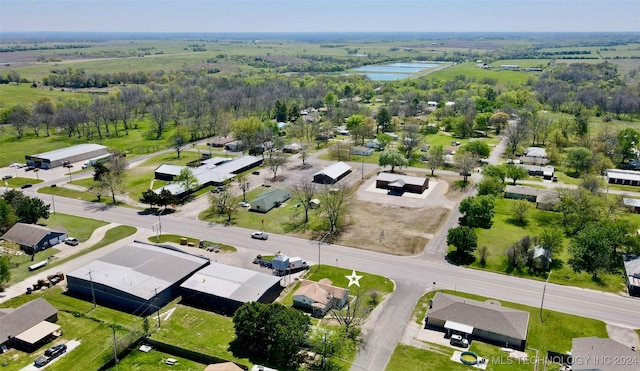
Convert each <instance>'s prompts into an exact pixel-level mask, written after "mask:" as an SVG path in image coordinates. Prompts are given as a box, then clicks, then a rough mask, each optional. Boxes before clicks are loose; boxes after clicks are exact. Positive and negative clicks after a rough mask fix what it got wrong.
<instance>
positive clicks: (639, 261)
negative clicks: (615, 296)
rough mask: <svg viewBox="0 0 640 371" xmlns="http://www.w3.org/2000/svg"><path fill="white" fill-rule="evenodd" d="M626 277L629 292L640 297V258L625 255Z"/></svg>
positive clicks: (623, 258) (623, 257)
mask: <svg viewBox="0 0 640 371" xmlns="http://www.w3.org/2000/svg"><path fill="white" fill-rule="evenodd" d="M622 260H623V261H624V273H625V274H624V275H625V278H626V281H627V292H628V293H629V295H631V296H640V256H635V255H623V256H622Z"/></svg>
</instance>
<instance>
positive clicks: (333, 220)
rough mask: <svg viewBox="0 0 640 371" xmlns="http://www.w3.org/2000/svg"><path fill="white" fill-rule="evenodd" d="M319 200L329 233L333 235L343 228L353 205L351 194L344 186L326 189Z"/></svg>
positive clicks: (319, 196)
mask: <svg viewBox="0 0 640 371" xmlns="http://www.w3.org/2000/svg"><path fill="white" fill-rule="evenodd" d="M318 198H319V199H320V213H321V215H322V216H323V217H324V218H325V220H326V221H327V224H328V229H329V232H331V233H333V232H335V231H336V230H338V229H340V228H341V227H342V224H343V222H344V217H345V215H346V214H347V211H348V210H349V206H350V204H351V192H350V190H349V189H348V188H346V187H344V186H338V187H337V188H327V189H325V190H324V191H323V192H321V193H320V194H319V195H318Z"/></svg>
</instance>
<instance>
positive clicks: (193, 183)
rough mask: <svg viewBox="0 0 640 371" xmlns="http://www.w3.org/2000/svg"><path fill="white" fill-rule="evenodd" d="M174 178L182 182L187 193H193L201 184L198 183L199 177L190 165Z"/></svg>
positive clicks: (181, 184) (177, 181)
mask: <svg viewBox="0 0 640 371" xmlns="http://www.w3.org/2000/svg"><path fill="white" fill-rule="evenodd" d="M174 180H175V182H176V183H178V184H180V186H182V188H183V189H184V190H185V191H186V192H187V193H191V192H192V191H193V190H195V189H196V188H198V187H199V186H200V184H198V178H196V176H195V175H193V171H191V169H190V168H188V167H185V168H183V169H182V170H180V174H178V176H176V178H175V179H174Z"/></svg>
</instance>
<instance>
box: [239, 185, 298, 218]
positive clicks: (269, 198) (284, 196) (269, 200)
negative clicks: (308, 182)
mask: <svg viewBox="0 0 640 371" xmlns="http://www.w3.org/2000/svg"><path fill="white" fill-rule="evenodd" d="M290 198H291V192H289V191H288V190H286V189H280V188H273V189H270V190H268V191H264V192H262V193H260V194H259V195H258V197H256V198H254V199H253V200H251V201H249V205H250V208H249V210H251V211H258V212H261V213H266V212H268V211H269V210H271V209H273V208H274V207H278V206H280V205H282V204H283V203H285V202H286V201H287V200H288V199H290Z"/></svg>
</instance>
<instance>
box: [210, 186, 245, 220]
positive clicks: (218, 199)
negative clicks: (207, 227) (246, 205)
mask: <svg viewBox="0 0 640 371" xmlns="http://www.w3.org/2000/svg"><path fill="white" fill-rule="evenodd" d="M228 188H229V187H225V188H224V190H223V191H222V192H219V193H212V194H210V195H209V205H210V206H211V209H212V210H213V211H214V212H215V213H217V214H218V215H224V216H226V218H227V223H230V222H231V219H232V218H233V215H234V214H235V213H236V211H238V203H237V202H236V198H235V196H234V195H233V194H231V192H230V191H229V189H228Z"/></svg>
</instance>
